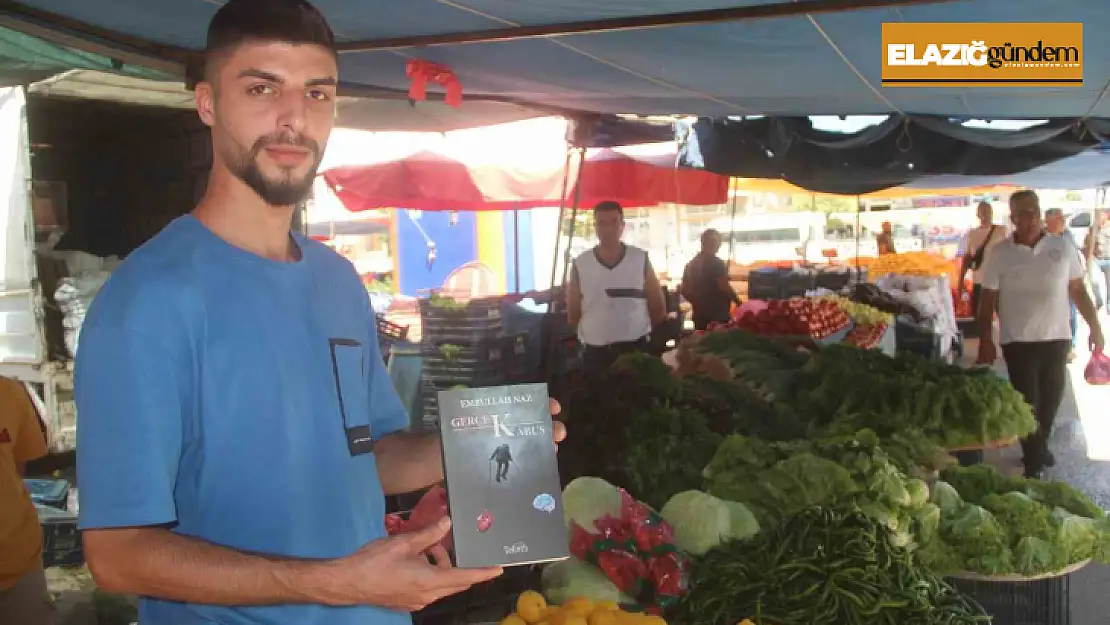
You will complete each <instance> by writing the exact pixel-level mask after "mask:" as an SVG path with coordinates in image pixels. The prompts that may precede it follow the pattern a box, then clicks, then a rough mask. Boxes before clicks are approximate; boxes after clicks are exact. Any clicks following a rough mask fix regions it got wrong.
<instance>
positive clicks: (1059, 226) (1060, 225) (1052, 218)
mask: <svg viewBox="0 0 1110 625" xmlns="http://www.w3.org/2000/svg"><path fill="white" fill-rule="evenodd" d="M1044 226H1045V229H1046V230H1048V231H1049V232H1051V233H1052V234H1060V233H1061V232H1063V231H1064V214H1063V213H1057V212H1050V213H1048V214H1046V215H1045V216H1044Z"/></svg>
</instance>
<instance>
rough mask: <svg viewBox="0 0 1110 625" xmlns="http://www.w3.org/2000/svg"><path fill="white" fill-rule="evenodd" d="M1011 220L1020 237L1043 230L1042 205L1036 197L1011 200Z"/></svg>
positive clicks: (1027, 236) (1028, 236) (1030, 235)
mask: <svg viewBox="0 0 1110 625" xmlns="http://www.w3.org/2000/svg"><path fill="white" fill-rule="evenodd" d="M1010 221H1012V222H1013V224H1014V230H1015V233H1016V234H1017V235H1018V238H1030V237H1032V236H1033V235H1035V234H1036V233H1037V232H1039V231H1040V230H1041V226H1042V224H1041V207H1040V204H1039V203H1038V201H1037V199H1036V198H1032V197H1022V198H1018V199H1016V200H1010Z"/></svg>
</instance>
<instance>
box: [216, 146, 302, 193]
mask: <svg viewBox="0 0 1110 625" xmlns="http://www.w3.org/2000/svg"><path fill="white" fill-rule="evenodd" d="M273 145H292V146H297V147H300V148H304V149H306V150H309V152H310V153H311V154H310V158H311V159H312V166H311V167H309V169H308V171H307V172H305V174H304V176H303V177H302V178H300V179H296V178H293V172H292V169H286V168H282V169H283V170H284V171H283V174H282V176H281V178H279V179H277V180H273V179H270V178H267V177H266V175H265V174H263V173H262V170H261V169H260V168H259V167H258V155H259V154H261V153H262V150H264V149H266V148H267V147H269V146H273ZM227 157H230V158H227ZM224 162H226V163H227V166H228V169H229V170H230V171H231V173H232V174H233V175H234V176H235V177H236V178H238V179H239V180H242V181H243V182H244V183H245V184H246V185H247V186H248V187H250V188H251V189H253V190H254V192H255V193H257V194H258V197H260V198H262V200H263V201H265V202H266V203H267V204H269V205H271V206H292V205H294V204H297V203H298V202H300V201H302V200H304V199H305V198H306V197H308V193H309V191H311V190H312V183H313V181H314V180H315V179H316V169H317V168H318V167H319V166H320V145H319V144H318V143H316V142H315V141H313V140H311V139H307V138H305V137H295V136H290V135H268V136H265V137H261V138H259V139H258V140H257V141H255V142H254V145H252V146H251V148H250V150H248V151H246V152H244V151H241V150H236V153H234V154H225V158H224Z"/></svg>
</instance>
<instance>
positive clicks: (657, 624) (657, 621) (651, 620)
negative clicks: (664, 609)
mask: <svg viewBox="0 0 1110 625" xmlns="http://www.w3.org/2000/svg"><path fill="white" fill-rule="evenodd" d="M637 625H667V621H665V620H663V617H661V616H655V615H654V614H648V615H647V616H641V617H640V620H639V621H638V622H637Z"/></svg>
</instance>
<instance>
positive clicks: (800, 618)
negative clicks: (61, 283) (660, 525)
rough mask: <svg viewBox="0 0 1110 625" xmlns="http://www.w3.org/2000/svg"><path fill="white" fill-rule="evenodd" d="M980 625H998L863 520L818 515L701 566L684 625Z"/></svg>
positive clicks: (683, 610)
mask: <svg viewBox="0 0 1110 625" xmlns="http://www.w3.org/2000/svg"><path fill="white" fill-rule="evenodd" d="M744 619H750V620H751V621H752V622H753V623H755V625H872V624H875V625H878V624H889V625H974V624H977V623H990V617H989V616H986V614H985V612H984V611H983V608H982V607H981V606H980V605H978V603H976V602H975V600H973V599H971V598H969V597H965V596H964V595H962V594H960V593H959V592H957V591H956V590H955V589H953V588H952V587H951V586H950V585H948V584H947V583H946V582H945V581H944V580H942V579H941V578H939V577H937V576H936V575H934V574H932V573H931V572H929V571H928V570H926V569H925V568H924V567H923V566H921V565H920V563H918V561H917V560H916V559H915V558H914V556H913V553H912V552H910V551H907V550H906V549H903V548H899V547H895V546H894V545H893V544H891V542H890V537H889V533H888V530H887V529H886V528H885V527H883V526H882V525H880V524H879V523H878V522H876V521H874V520H872V519H871V518H869V517H867V516H864V515H863V514H860V513H858V512H854V511H853V512H840V511H834V510H829V509H826V508H810V509H808V510H806V511H804V512H802V513H800V514H798V515H796V516H794V517H791V518H789V519H787V520H785V521H783V522H782V523H780V524H779V525H778V526H775V527H771V528H768V529H767V530H765V531H763V532H761V533H759V534H757V535H756V536H754V537H752V538H750V539H748V540H742V541H734V542H730V543H726V544H724V545H722V546H720V547H718V548H717V549H714V550H713V551H710V552H709V553H707V554H706V555H705V556H704V557H702V558H700V559H698V560H696V561H695V562H694V566H693V571H692V579H691V580H690V593H689V594H688V595H687V596H686V597H685V599H684V600H683V602H682V604H681V605H680V606H679V608H678V614H676V615H675V618H674V619H672V622H674V623H681V624H682V625H736V624H737V623H739V622H741V621H743V620H744Z"/></svg>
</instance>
